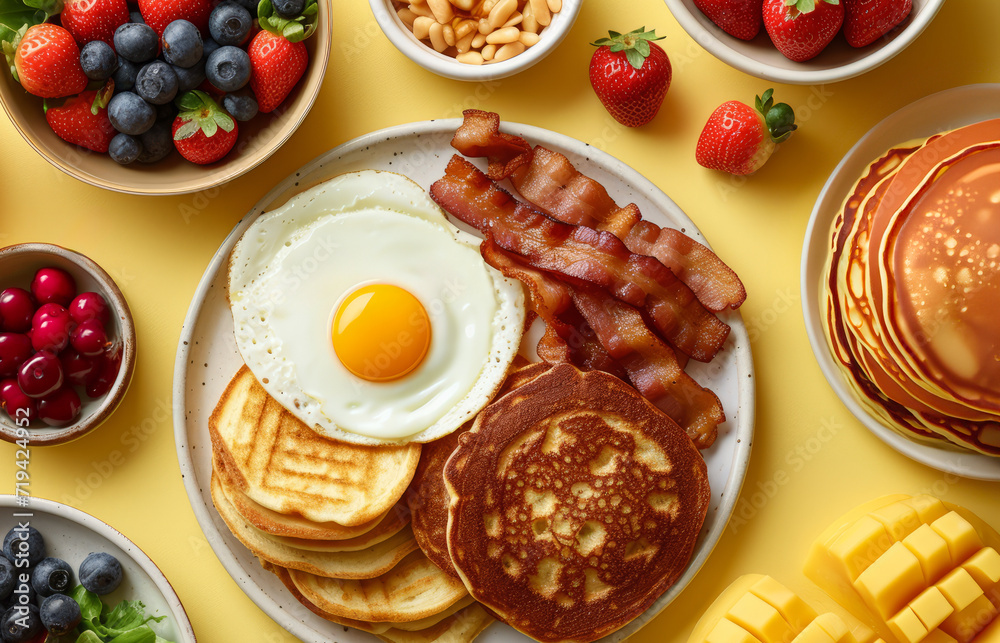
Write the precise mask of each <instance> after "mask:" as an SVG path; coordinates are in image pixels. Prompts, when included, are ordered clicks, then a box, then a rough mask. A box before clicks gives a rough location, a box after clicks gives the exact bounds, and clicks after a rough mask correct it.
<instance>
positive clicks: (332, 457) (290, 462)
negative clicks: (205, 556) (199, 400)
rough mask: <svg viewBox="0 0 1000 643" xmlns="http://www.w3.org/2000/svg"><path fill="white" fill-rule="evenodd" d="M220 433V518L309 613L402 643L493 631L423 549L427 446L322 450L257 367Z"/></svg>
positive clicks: (321, 441)
mask: <svg viewBox="0 0 1000 643" xmlns="http://www.w3.org/2000/svg"><path fill="white" fill-rule="evenodd" d="M209 431H210V433H211V437H212V456H213V457H212V465H213V467H212V499H213V501H214V503H215V506H216V508H217V510H218V512H219V515H220V516H221V517H222V519H223V520H224V521H225V522H226V524H227V525H228V526H229V528H230V530H231V531H232V532H233V534H234V535H235V536H236V538H238V539H239V540H240V541H241V542H242V543H243V544H244V545H245V546H246V547H247V548H248V549H250V551H252V552H253V553H254V554H255V555H256V556H257V557H258V559H260V561H261V564H262V565H263V566H264V567H265V568H266V569H269V570H270V571H272V572H274V573H275V574H276V575H277V576H278V578H280V579H281V581H282V582H283V583H284V584H285V586H286V587H288V589H289V591H290V592H291V593H292V594H293V595H294V596H295V597H296V598H297V599H298V600H299V601H301V602H302V603H303V604H304V605H305V606H306V607H308V608H309V609H310V610H312V611H313V612H315V613H316V614H318V615H319V616H322V617H323V618H326V619H328V620H330V621H333V622H336V623H340V624H343V625H348V626H350V627H355V628H358V629H361V630H364V631H367V632H371V633H373V634H376V635H377V636H379V637H380V638H382V639H384V640H386V641H395V642H411V641H412V642H422V641H433V640H442V639H444V640H449V641H454V642H455V643H461V642H468V641H471V640H473V639H474V638H475V637H476V636H477V635H478V634H479V632H481V631H482V630H483V629H484V628H485V627H486V626H487V625H489V624H490V623H491V622H492V620H493V619H492V618H491V617H490V616H488V615H487V614H486V612H485V611H484V610H483V609H482V608H481V607H480V606H479V605H477V604H476V603H475V602H474V601H473V599H472V598H471V597H470V596H469V593H468V592H467V591H466V588H465V586H464V585H463V584H462V583H461V582H460V581H459V580H457V579H456V578H455V577H453V576H452V575H451V574H449V573H445V572H443V571H442V570H441V569H440V568H439V567H438V566H437V565H435V564H434V563H432V562H431V561H430V559H428V557H427V556H425V555H424V554H423V553H422V552H421V550H420V549H419V547H418V546H417V541H416V540H415V539H414V535H413V531H412V529H411V528H410V512H409V509H408V508H407V506H406V501H405V499H404V494H405V492H406V490H407V487H408V486H409V484H410V481H411V479H412V478H413V475H414V473H415V471H416V469H417V464H418V462H419V460H420V452H421V446H420V445H419V444H406V445H400V446H384V447H369V446H361V445H353V444H347V443H343V442H337V441H335V440H330V439H327V438H323V437H321V436H319V435H318V434H316V433H315V432H313V431H312V430H310V429H309V428H308V427H306V426H305V425H304V424H303V423H302V422H301V421H299V420H298V419H297V418H295V417H294V416H293V415H291V414H290V413H289V412H288V411H287V410H285V409H284V408H283V407H282V406H281V405H280V404H278V403H277V402H276V401H275V400H274V399H272V398H271V397H270V396H268V395H267V393H266V392H265V391H264V389H263V388H262V387H261V386H260V384H259V383H258V382H257V380H256V379H255V378H254V376H253V374H252V373H251V372H250V370H249V369H248V368H246V367H243V368H241V369H240V371H239V372H238V373H237V374H236V376H235V377H234V378H233V380H232V381H231V382H230V384H229V386H228V387H227V388H226V391H225V392H224V393H223V395H222V398H221V399H220V400H219V403H218V405H217V407H216V409H215V411H214V412H213V414H212V416H211V418H210V419H209Z"/></svg>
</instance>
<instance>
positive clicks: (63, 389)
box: [0, 243, 136, 446]
mask: <svg viewBox="0 0 1000 643" xmlns="http://www.w3.org/2000/svg"><path fill="white" fill-rule="evenodd" d="M0 275H3V283H0V409H2V410H0V439H3V440H5V441H7V442H14V443H17V442H19V441H21V442H23V441H25V440H26V441H27V443H28V444H30V445H31V446H46V445H57V444H64V443H66V442H69V441H71V440H75V439H76V438H79V437H82V436H83V435H85V434H87V433H89V432H90V431H92V430H94V429H96V428H97V427H98V426H99V425H100V424H101V423H102V422H104V421H105V420H106V419H107V418H108V417H109V416H110V415H111V413H112V412H113V411H114V409H115V408H116V407H117V406H118V404H119V403H120V402H121V400H122V398H124V396H125V392H126V390H127V389H128V385H129V382H130V381H131V379H132V372H133V370H134V367H135V349H136V346H135V326H134V325H133V322H132V314H131V312H130V311H129V307H128V303H127V302H126V301H125V297H124V296H123V295H122V293H121V290H119V289H118V286H117V285H116V284H115V282H114V280H113V279H112V278H111V277H110V276H109V275H108V273H107V272H105V271H104V270H103V269H102V268H101V267H100V266H99V265H97V264H96V263H94V262H93V261H92V260H90V259H89V258H87V257H85V256H83V255H81V254H79V253H77V252H74V251H72V250H67V249H66V248H62V247H60V246H55V245H50V244H44V243H23V244H18V245H13V246H8V247H6V248H0Z"/></svg>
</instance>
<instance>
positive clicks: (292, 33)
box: [281, 22, 306, 42]
mask: <svg viewBox="0 0 1000 643" xmlns="http://www.w3.org/2000/svg"><path fill="white" fill-rule="evenodd" d="M305 32H306V30H305V28H304V27H303V26H302V25H301V24H299V23H297V22H290V23H288V25H286V26H285V28H284V29H282V30H281V35H282V36H284V37H285V40H287V41H288V42H298V41H299V40H302V36H303V34H305Z"/></svg>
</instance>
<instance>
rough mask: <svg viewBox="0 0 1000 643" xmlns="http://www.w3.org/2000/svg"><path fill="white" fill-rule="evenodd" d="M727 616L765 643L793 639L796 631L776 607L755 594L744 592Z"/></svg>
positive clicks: (777, 642) (776, 642)
mask: <svg viewBox="0 0 1000 643" xmlns="http://www.w3.org/2000/svg"><path fill="white" fill-rule="evenodd" d="M726 618H727V619H729V620H730V621H732V622H733V623H736V624H737V625H739V626H740V627H742V628H743V629H744V630H746V631H747V632H750V633H751V634H753V635H754V636H755V637H756V638H758V639H760V640H761V641H764V643H771V642H774V643H779V642H782V641H791V640H792V639H793V638H795V632H793V631H792V628H791V626H790V625H789V624H788V623H787V622H786V621H785V619H783V618H782V617H781V614H779V613H778V610H776V609H774V608H773V607H771V606H770V605H768V604H767V603H765V602H764V601H763V600H761V599H760V598H758V597H756V596H754V595H753V594H750V593H747V594H744V595H743V596H742V597H741V598H740V599H739V600H738V601H736V603H735V604H734V605H733V606H732V607H730V608H729V612H727V613H726Z"/></svg>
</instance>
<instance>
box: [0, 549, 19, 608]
mask: <svg viewBox="0 0 1000 643" xmlns="http://www.w3.org/2000/svg"><path fill="white" fill-rule="evenodd" d="M15 576H16V573H15V571H14V563H12V562H10V561H9V560H7V559H6V558H5V557H3V556H0V601H5V600H7V597H8V596H10V595H11V594H12V593H14V577H15Z"/></svg>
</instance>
